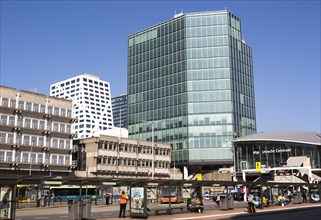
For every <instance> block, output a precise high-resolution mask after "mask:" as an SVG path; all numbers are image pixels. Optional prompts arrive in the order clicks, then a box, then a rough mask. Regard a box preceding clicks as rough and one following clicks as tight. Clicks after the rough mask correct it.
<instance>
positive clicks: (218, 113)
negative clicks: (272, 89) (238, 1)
mask: <svg viewBox="0 0 321 220" xmlns="http://www.w3.org/2000/svg"><path fill="white" fill-rule="evenodd" d="M128 130H129V136H130V137H131V138H134V139H142V140H149V141H151V140H152V141H155V142H166V143H170V144H171V147H172V161H175V164H176V167H182V166H188V168H189V170H190V172H191V171H193V170H194V171H196V170H200V169H203V170H204V169H213V168H214V167H226V166H229V165H232V164H233V147H232V140H233V138H235V137H239V136H243V135H247V134H251V133H254V132H256V115H255V98H254V79H253V67H252V49H251V47H249V46H248V45H246V44H245V42H244V41H243V40H242V38H241V23H240V19H239V18H238V17H236V16H235V15H233V14H231V13H230V12H228V11H214V12H201V13H189V14H179V15H176V16H175V17H174V18H173V19H171V20H169V21H166V22H164V23H161V24H159V25H156V26H153V27H151V28H148V29H145V30H143V31H140V32H138V33H135V34H132V35H130V36H129V37H128Z"/></svg>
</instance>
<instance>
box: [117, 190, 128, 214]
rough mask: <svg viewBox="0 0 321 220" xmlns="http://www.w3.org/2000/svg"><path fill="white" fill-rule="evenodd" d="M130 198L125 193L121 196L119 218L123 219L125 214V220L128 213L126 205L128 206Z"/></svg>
mask: <svg viewBox="0 0 321 220" xmlns="http://www.w3.org/2000/svg"><path fill="white" fill-rule="evenodd" d="M127 201H128V197H127V196H126V194H125V192H124V191H122V192H121V196H120V198H119V204H120V210H119V218H121V216H122V214H123V218H125V212H126V205H127Z"/></svg>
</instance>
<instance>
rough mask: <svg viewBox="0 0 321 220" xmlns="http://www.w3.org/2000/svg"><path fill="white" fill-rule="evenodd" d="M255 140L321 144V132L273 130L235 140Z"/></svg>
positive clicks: (236, 141)
mask: <svg viewBox="0 0 321 220" xmlns="http://www.w3.org/2000/svg"><path fill="white" fill-rule="evenodd" d="M254 141H280V142H281V141H282V142H293V143H302V144H311V145H319V146H321V134H320V133H316V132H299V131H273V132H260V133H256V134H251V135H247V136H244V137H239V138H237V139H235V140H234V142H235V143H238V142H254Z"/></svg>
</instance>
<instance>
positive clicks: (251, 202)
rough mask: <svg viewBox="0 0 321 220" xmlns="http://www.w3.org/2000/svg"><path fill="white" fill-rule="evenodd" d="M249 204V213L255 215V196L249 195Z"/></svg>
mask: <svg viewBox="0 0 321 220" xmlns="http://www.w3.org/2000/svg"><path fill="white" fill-rule="evenodd" d="M247 204H248V210H249V213H255V212H256V209H255V205H254V203H253V196H252V195H251V194H249V195H248V197H247Z"/></svg>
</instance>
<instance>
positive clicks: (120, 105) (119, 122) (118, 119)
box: [111, 94, 128, 128]
mask: <svg viewBox="0 0 321 220" xmlns="http://www.w3.org/2000/svg"><path fill="white" fill-rule="evenodd" d="M111 105H112V108H113V117H114V126H115V127H118V128H127V109H128V108H127V105H128V102H127V94H125V95H120V96H117V97H114V98H111Z"/></svg>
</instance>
